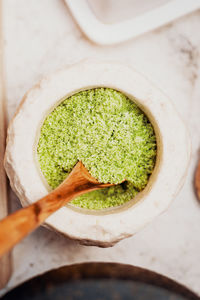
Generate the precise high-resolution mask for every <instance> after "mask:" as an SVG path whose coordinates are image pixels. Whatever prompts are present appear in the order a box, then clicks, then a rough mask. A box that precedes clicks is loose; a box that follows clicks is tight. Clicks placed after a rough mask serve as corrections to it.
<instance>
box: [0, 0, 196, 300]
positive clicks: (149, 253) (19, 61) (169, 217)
mask: <svg viewBox="0 0 200 300" xmlns="http://www.w3.org/2000/svg"><path fill="white" fill-rule="evenodd" d="M199 28H200V11H197V12H195V13H192V14H190V15H187V16H185V17H183V18H181V19H179V20H177V21H175V22H173V23H171V24H169V25H167V26H164V27H162V28H161V29H158V30H156V31H154V32H152V33H148V34H145V35H143V36H141V37H139V38H137V39H135V40H131V41H129V42H126V43H123V44H120V45H116V46H112V47H111V46H110V47H103V46H97V45H95V44H93V43H92V42H90V41H89V40H88V39H86V38H85V37H84V35H83V34H82V33H81V31H80V30H79V28H78V27H77V26H76V24H75V22H74V20H73V19H72V17H71V15H70V14H69V11H68V8H67V7H66V5H65V4H64V1H62V0H43V1H40V0H29V1H27V0H4V1H3V30H4V43H5V55H4V60H5V77H6V89H7V102H8V115H9V119H10V118H11V117H12V116H13V114H14V112H15V109H16V107H17V106H18V104H19V102H20V100H21V98H22V97H23V95H24V93H25V92H26V91H27V90H28V89H29V88H30V87H31V86H32V85H34V84H35V83H36V82H37V81H38V80H39V79H40V78H41V77H42V76H44V75H46V74H48V73H51V72H53V71H55V70H56V69H59V68H63V67H64V66H67V65H68V64H71V63H73V62H77V61H79V60H81V59H83V58H88V57H90V58H91V57H94V58H101V59H102V58H106V59H112V60H117V61H121V62H125V63H128V64H129V65H132V66H134V67H135V68H136V69H138V70H139V71H140V72H142V73H144V74H145V75H146V76H147V77H149V78H150V79H151V80H152V81H153V82H154V83H155V84H156V85H157V86H159V87H160V88H161V89H162V90H163V91H164V92H165V93H166V94H168V95H169V97H170V98H171V99H172V102H173V103H174V105H175V106H176V108H177V110H178V111H179V113H180V114H181V116H182V118H183V119H184V120H185V122H186V124H187V126H188V129H189V131H190V134H191V140H192V159H191V163H190V168H189V171H188V176H187V178H186V181H185V184H184V187H183V188H182V190H181V192H180V193H179V195H178V196H177V197H176V199H175V200H174V202H173V204H172V205H171V206H170V208H169V209H168V211H167V212H166V213H164V214H162V215H161V216H159V217H158V218H156V219H155V220H154V221H153V222H152V223H151V224H150V225H148V226H147V227H146V228H145V229H143V230H142V231H141V232H139V233H138V234H136V235H135V236H134V237H131V238H129V239H126V240H124V241H121V242H119V243H118V244H117V245H116V246H114V247H112V248H107V249H101V248H97V247H87V246H81V245H79V244H78V243H77V242H75V241H71V240H68V239H66V238H65V237H63V236H60V235H58V234H57V233H55V232H51V231H49V230H47V229H45V228H39V229H38V230H36V231H35V232H34V233H32V234H31V235H30V236H28V237H27V238H26V239H25V240H24V241H23V242H21V243H20V244H19V245H18V246H16V247H15V249H14V251H13V274H12V277H11V279H10V281H9V283H8V285H7V287H6V288H5V289H4V290H3V291H1V294H3V293H5V292H6V291H7V290H8V289H11V288H13V287H14V286H16V285H18V284H20V283H21V282H23V281H25V280H27V279H28V278H31V277H33V276H35V275H37V274H40V273H43V272H45V271H46V270H50V269H53V268H57V267H59V266H63V265H68V264H74V263H79V262H90V261H105V262H120V263H128V264H132V265H136V266H141V267H145V268H148V269H150V270H154V271H156V272H159V273H161V274H164V275H166V276H168V277H170V278H172V279H175V280H176V281H178V282H179V283H182V284H184V285H186V286H187V287H189V288H190V289H192V290H193V291H195V292H196V293H198V294H199V295H200V282H199V281H200V204H199V203H198V202H197V199H196V197H195V194H194V190H193V174H194V168H195V165H196V162H197V159H198V157H199V147H200V118H199V115H200V34H199ZM174 130H176V128H174ZM10 198H11V201H12V209H13V210H15V209H16V208H18V207H20V205H19V202H18V200H17V199H16V196H15V195H14V194H13V193H12V192H11V191H10Z"/></svg>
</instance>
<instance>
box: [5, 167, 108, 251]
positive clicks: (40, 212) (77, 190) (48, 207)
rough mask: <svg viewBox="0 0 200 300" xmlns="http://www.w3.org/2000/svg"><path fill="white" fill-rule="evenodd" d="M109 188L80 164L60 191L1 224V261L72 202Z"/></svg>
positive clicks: (52, 193) (57, 189) (55, 191)
mask: <svg viewBox="0 0 200 300" xmlns="http://www.w3.org/2000/svg"><path fill="white" fill-rule="evenodd" d="M107 186H110V184H100V183H99V182H98V181H96V180H95V179H94V178H92V177H91V176H90V174H89V173H88V171H87V170H86V169H85V167H84V166H83V165H82V163H81V162H79V163H77V165H76V166H75V167H74V169H73V170H72V172H71V173H70V175H69V176H68V177H67V179H65V180H64V182H63V183H62V184H61V185H60V186H59V187H58V188H56V189H55V190H54V191H52V192H51V193H50V194H48V195H47V196H45V197H44V198H42V199H40V200H38V201H37V202H35V203H33V204H32V205H30V206H28V207H25V208H23V209H20V210H18V211H17V212H15V213H13V214H11V215H10V216H8V217H7V218H5V219H3V220H2V221H0V257H1V256H2V255H3V254H4V253H6V252H7V251H8V250H10V249H11V248H12V247H13V246H14V245H16V244H17V243H18V242H19V241H20V240H22V239H23V238H24V237H25V236H26V235H28V234H29V233H30V232H31V231H33V230H34V229H36V228H37V227H38V226H39V225H40V224H42V223H43V222H44V220H45V219H46V218H48V217H49V216H50V215H51V214H52V213H53V212H55V211H56V210H58V209H59V208H61V207H62V206H63V205H65V204H66V203H67V202H69V201H70V200H72V199H73V198H75V197H77V196H78V195H81V194H84V193H86V192H88V191H91V190H96V189H99V188H104V187H107Z"/></svg>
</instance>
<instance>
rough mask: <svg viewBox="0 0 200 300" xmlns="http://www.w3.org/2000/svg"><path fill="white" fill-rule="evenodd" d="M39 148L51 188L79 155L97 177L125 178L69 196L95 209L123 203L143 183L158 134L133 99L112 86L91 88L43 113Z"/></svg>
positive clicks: (101, 179) (106, 180)
mask: <svg viewBox="0 0 200 300" xmlns="http://www.w3.org/2000/svg"><path fill="white" fill-rule="evenodd" d="M37 154H38V160H39V164H40V167H41V170H42V173H43V174H44V177H45V178H46V180H47V182H48V184H49V185H50V186H51V187H52V188H53V189H54V188H55V187H57V186H58V185H59V184H60V183H61V182H62V181H63V180H64V179H65V178H66V177H67V175H68V174H69V173H70V172H71V170H72V169H73V167H74V166H75V164H76V163H77V162H78V161H82V163H83V164H84V165H85V167H86V168H87V169H88V171H89V172H90V174H91V175H92V176H93V177H95V178H96V179H97V180H98V181H99V182H102V183H116V184H117V183H120V182H122V181H124V179H125V180H126V181H125V182H123V183H121V184H118V185H116V186H112V187H109V188H105V189H103V190H99V191H93V192H90V193H87V194H85V195H82V196H80V197H78V198H76V199H75V200H73V201H72V202H71V203H72V204H73V205H75V206H78V207H83V208H89V209H95V210H98V209H103V208H108V207H113V206H119V205H122V204H124V203H125V202H127V201H129V200H131V199H132V198H134V197H135V196H136V195H137V194H138V193H139V192H140V191H141V190H143V189H144V188H145V186H146V185H147V182H148V179H149V176H150V174H151V173H152V171H153V169H154V166H155V160H156V137H155V133H154V130H153V127H152V125H151V123H150V122H149V120H148V118H147V117H146V115H145V114H144V113H143V112H142V111H141V110H140V109H139V108H138V106H137V105H136V104H135V103H134V102H133V101H131V100H130V99H128V98H127V97H126V96H125V95H123V94H122V93H120V92H118V91H115V90H113V89H110V88H95V89H90V90H87V91H82V92H79V93H77V94H74V95H73V96H71V97H69V98H67V99H66V100H64V101H63V102H62V103H61V104H60V105H58V106H57V107H56V108H55V109H54V110H53V111H52V112H51V113H50V114H49V115H48V116H47V118H46V119H45V121H44V123H43V125H42V128H41V135H40V138H39V143H38V148H37Z"/></svg>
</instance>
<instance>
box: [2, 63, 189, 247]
mask: <svg viewBox="0 0 200 300" xmlns="http://www.w3.org/2000/svg"><path fill="white" fill-rule="evenodd" d="M93 87H111V88H114V89H116V90H119V91H121V92H123V93H124V94H126V95H127V96H128V97H129V98H130V99H133V98H134V101H136V102H137V103H138V105H139V106H140V107H141V109H142V110H143V111H144V112H145V113H146V114H147V115H148V117H149V119H150V121H151V122H152V124H153V126H154V129H155V132H156V136H157V144H158V155H157V162H156V167H155V170H154V172H153V174H152V176H151V178H150V180H149V183H148V185H147V187H146V188H145V190H144V191H143V192H142V193H140V194H139V195H138V196H137V197H135V199H133V200H132V201H130V202H128V203H127V204H125V205H123V206H121V207H118V208H113V209H108V210H105V211H100V212H97V211H96V212H94V211H88V210H83V209H78V208H73V207H72V206H70V205H69V206H67V207H63V208H61V209H60V210H59V211H57V212H56V213H55V214H53V215H52V216H51V217H49V218H48V219H47V221H46V223H45V225H46V226H48V227H51V228H53V229H54V230H57V231H59V232H61V233H63V234H64V235H66V236H68V237H70V238H73V239H76V240H79V241H80V242H81V243H83V244H87V245H97V246H103V247H108V246H111V245H113V244H115V243H116V242H117V241H119V240H121V239H123V238H126V237H128V236H131V235H133V234H134V233H136V232H137V231H138V230H139V229H141V228H142V227H143V226H144V225H145V224H147V223H148V222H150V221H151V220H152V219H153V218H154V217H155V216H157V215H159V214H160V213H161V212H163V211H164V210H166V209H167V207H168V206H169V204H170V202H171V201H172V199H173V198H174V197H175V195H176V194H177V192H178V191H179V189H180V187H181V186H182V184H183V180H184V177H185V174H186V170H187V166H188V162H189V157H190V140H189V137H188V134H187V131H186V128H185V125H184V124H183V122H182V120H181V118H180V117H179V115H178V114H177V112H176V111H175V109H174V107H173V105H172V104H171V102H170V100H169V99H168V97H167V96H166V95H165V94H163V93H162V92H161V91H160V90H159V89H158V88H156V87H155V86H154V85H152V84H151V83H150V82H149V81H148V80H147V79H146V78H145V77H144V76H142V75H141V74H139V73H138V72H137V71H135V70H134V69H132V68H129V67H128V66H124V65H122V64H119V63H114V62H102V61H83V62H80V63H78V64H75V65H72V66H70V67H68V68H67V69H64V70H61V71H58V72H57V73H55V74H53V75H52V76H49V77H47V78H44V79H43V80H42V81H41V82H40V83H38V84H37V85H36V86H35V87H33V88H32V89H31V90H30V91H29V92H28V93H27V94H26V95H25V97H24V99H23V101H22V103H21V105H20V107H19V109H18V111H17V113H16V115H15V117H14V118H13V120H12V122H11V124H10V126H9V129H8V138H7V147H6V155H5V168H6V171H7V174H8V177H9V178H10V183H11V186H12V188H13V190H14V191H15V192H16V194H17V195H18V197H19V199H20V201H21V203H22V205H24V206H25V205H27V204H30V203H33V202H34V201H36V200H38V199H39V198H41V197H43V196H44V195H46V194H47V193H48V188H47V185H46V184H45V183H44V180H43V179H42V177H41V174H40V170H39V167H38V164H37V163H36V147H37V140H38V136H39V132H40V127H41V125H42V123H43V121H44V119H45V117H46V116H47V114H48V113H49V112H50V111H51V110H52V109H53V108H54V107H55V106H57V105H58V104H59V103H60V102H61V101H62V100H63V99H65V98H66V97H68V96H70V95H72V94H74V93H76V92H78V91H80V90H85V89H88V88H93ZM135 99H136V100H135Z"/></svg>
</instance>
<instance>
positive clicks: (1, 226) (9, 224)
mask: <svg viewBox="0 0 200 300" xmlns="http://www.w3.org/2000/svg"><path fill="white" fill-rule="evenodd" d="M46 200H47V198H43V199H41V200H39V201H37V202H36V203H34V204H32V205H30V206H28V207H26V208H23V209H20V210H18V211H16V212H15V213H13V214H11V215H9V216H8V217H6V218H5V219H3V220H2V221H0V256H2V255H3V254H4V253H6V252H7V251H9V250H10V249H11V248H12V247H13V246H14V245H16V244H17V243H18V242H19V241H20V240H21V239H23V238H24V237H25V236H26V235H28V234H29V233H30V232H32V231H33V230H34V229H36V228H37V227H38V226H39V225H40V224H41V223H42V222H43V221H44V220H45V219H46V218H47V217H48V216H49V215H50V214H51V213H52V209H51V205H47V204H48V201H46Z"/></svg>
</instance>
